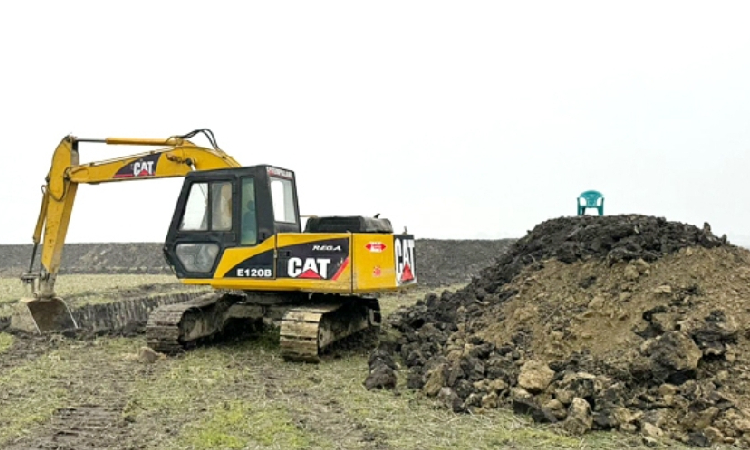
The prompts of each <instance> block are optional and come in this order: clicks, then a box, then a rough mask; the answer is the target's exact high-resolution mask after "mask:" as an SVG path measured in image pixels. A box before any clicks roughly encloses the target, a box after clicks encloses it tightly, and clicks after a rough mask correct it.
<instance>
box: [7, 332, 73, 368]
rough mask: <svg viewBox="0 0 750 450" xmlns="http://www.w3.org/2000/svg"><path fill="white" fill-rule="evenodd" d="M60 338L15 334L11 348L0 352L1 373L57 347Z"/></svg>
mask: <svg viewBox="0 0 750 450" xmlns="http://www.w3.org/2000/svg"><path fill="white" fill-rule="evenodd" d="M57 342H59V340H57V339H55V338H44V337H36V336H23V337H20V336H13V343H12V344H11V346H10V348H8V349H7V350H6V351H4V352H2V353H0V375H2V373H3V372H5V371H6V370H9V369H12V368H16V367H18V366H20V365H22V364H25V363H28V362H31V361H34V360H35V359H37V358H39V357H40V356H42V355H44V354H46V353H47V352H49V351H50V350H53V349H54V348H57Z"/></svg>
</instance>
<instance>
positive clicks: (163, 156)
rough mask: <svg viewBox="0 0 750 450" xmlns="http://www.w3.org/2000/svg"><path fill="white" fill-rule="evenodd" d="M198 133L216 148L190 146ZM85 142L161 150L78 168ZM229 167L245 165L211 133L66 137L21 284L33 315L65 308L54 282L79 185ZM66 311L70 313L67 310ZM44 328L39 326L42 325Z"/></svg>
mask: <svg viewBox="0 0 750 450" xmlns="http://www.w3.org/2000/svg"><path fill="white" fill-rule="evenodd" d="M198 133H203V134H204V135H205V136H206V137H207V138H208V139H209V141H210V142H211V145H212V146H213V148H205V147H198V146H196V145H195V144H194V143H193V142H191V141H190V140H188V138H191V137H193V136H195V135H196V134H198ZM82 142H95V143H104V144H107V145H130V146H157V147H162V148H160V149H158V150H152V151H147V152H143V153H138V154H135V155H131V156H126V157H120V158H113V159H109V160H103V161H98V162H92V163H87V164H79V153H78V147H79V144H80V143H82ZM227 167H240V164H239V163H238V162H237V161H236V160H235V159H234V158H232V157H231V156H229V155H227V154H226V153H225V152H224V151H223V150H221V149H220V148H219V147H218V146H217V145H216V141H215V140H214V138H213V134H212V133H211V131H210V130H204V129H201V130H195V131H192V132H191V133H188V134H186V135H183V136H172V137H169V138H166V139H130V138H106V139H81V138H76V137H74V136H66V137H64V138H63V139H62V140H61V141H60V144H59V145H58V146H57V149H56V150H55V152H54V154H53V156H52V164H51V167H50V170H49V173H48V175H47V177H46V184H45V185H44V186H43V187H42V204H41V208H40V211H39V217H38V219H37V223H36V227H35V229H34V235H33V250H32V255H31V264H30V266H29V272H28V273H25V274H23V275H22V276H21V279H22V281H23V282H24V283H26V284H28V285H30V286H31V294H32V295H31V297H32V298H29V299H24V300H22V302H23V303H25V304H26V305H28V306H29V308H30V309H31V308H32V306H31V305H32V303H42V304H43V303H45V302H47V303H49V304H50V307H49V308H48V309H51V310H53V309H55V308H60V307H64V304H63V305H62V306H61V305H60V303H62V300H61V299H59V298H58V297H57V295H56V293H55V279H56V277H57V273H58V271H59V269H60V261H61V258H62V251H63V246H64V244H65V237H66V235H67V232H68V225H69V223H70V216H71V212H72V210H73V204H74V202H75V197H76V192H77V190H78V185H79V184H99V183H109V182H118V181H134V180H148V179H154V178H173V177H184V176H185V175H186V174H187V173H189V172H190V171H193V170H210V169H218V168H227ZM42 242H43V245H42V253H41V258H40V263H41V267H40V269H39V271H38V272H36V273H34V270H33V269H34V259H35V257H36V252H37V249H38V246H39V244H40V243H42ZM52 304H55V305H52ZM64 309H66V310H67V307H64ZM32 315H34V314H33V312H32ZM39 315H40V316H41V315H43V314H41V313H40V314H39ZM39 322H40V321H39V320H37V323H39Z"/></svg>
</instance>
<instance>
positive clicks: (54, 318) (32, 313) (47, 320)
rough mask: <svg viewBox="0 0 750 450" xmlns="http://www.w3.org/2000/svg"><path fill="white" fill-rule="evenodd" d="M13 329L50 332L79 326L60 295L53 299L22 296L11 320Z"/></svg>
mask: <svg viewBox="0 0 750 450" xmlns="http://www.w3.org/2000/svg"><path fill="white" fill-rule="evenodd" d="M10 328H11V329H12V330H18V331H25V332H27V333H36V334H41V333H48V332H61V331H67V330H74V329H76V328H78V324H76V321H75V319H74V318H73V315H72V314H71V313H70V309H68V305H67V304H66V303H65V302H64V301H63V299H61V298H59V297H54V298H51V299H44V300H40V299H35V298H22V299H21V300H20V301H19V302H18V303H17V304H16V310H15V311H14V312H13V316H12V317H11V321H10Z"/></svg>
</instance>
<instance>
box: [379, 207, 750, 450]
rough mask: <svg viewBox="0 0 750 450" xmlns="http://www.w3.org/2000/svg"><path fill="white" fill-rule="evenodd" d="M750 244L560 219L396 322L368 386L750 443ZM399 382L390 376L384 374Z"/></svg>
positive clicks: (546, 418)
mask: <svg viewBox="0 0 750 450" xmlns="http://www.w3.org/2000/svg"><path fill="white" fill-rule="evenodd" d="M748 299H750V251H748V250H746V249H744V248H740V247H737V246H734V245H732V244H730V243H728V242H727V241H726V238H725V237H721V238H720V237H717V236H715V235H713V234H712V233H711V230H710V227H709V226H708V225H707V224H706V225H704V226H703V227H702V228H698V227H695V226H692V225H685V224H681V223H677V222H670V221H667V220H666V219H664V218H658V217H652V216H638V215H633V216H601V217H599V216H582V217H563V218H558V219H553V220H548V221H546V222H543V223H541V224H539V225H538V226H536V227H535V228H534V229H533V230H532V231H530V232H529V233H528V234H527V235H526V236H525V237H523V238H522V239H520V240H518V241H516V242H515V243H514V244H513V245H512V246H511V248H510V249H508V251H507V252H505V253H503V254H502V255H499V258H498V259H497V261H496V262H495V263H493V264H491V265H489V266H488V267H486V268H485V269H483V270H482V271H481V272H480V273H479V274H478V276H476V277H475V278H474V279H473V280H472V282H470V283H469V284H468V285H467V286H466V287H465V288H463V289H460V290H458V291H455V292H450V291H444V292H442V294H439V295H438V294H434V293H433V294H428V295H427V296H426V297H425V299H424V300H423V301H419V302H418V303H417V304H416V305H415V306H412V307H408V308H403V309H401V310H399V311H397V312H396V313H395V314H393V315H392V316H391V318H390V322H389V323H390V327H391V329H389V330H386V331H387V332H386V333H384V336H385V335H387V336H389V337H388V338H387V339H383V340H382V341H381V345H380V346H379V348H378V349H376V350H375V351H373V353H372V355H371V357H370V375H369V377H368V378H367V380H366V381H365V384H366V385H367V387H368V388H382V387H388V386H393V381H392V378H393V377H394V376H395V373H396V371H395V370H394V369H395V368H396V367H397V366H396V364H395V363H394V361H395V360H401V362H402V365H403V366H404V367H405V368H406V371H407V374H408V375H407V376H408V379H407V386H408V387H409V388H411V389H417V390H421V391H422V392H423V393H424V394H425V395H427V396H431V397H435V398H436V399H438V400H439V401H441V402H442V403H443V404H445V405H446V406H447V407H449V408H452V409H453V410H454V411H457V412H477V411H482V410H485V409H491V408H512V409H513V410H514V411H515V412H516V413H518V414H525V415H530V416H531V417H533V418H534V420H536V421H538V422H543V423H550V424H552V425H551V426H552V428H555V429H558V430H559V431H560V432H561V433H565V434H572V435H581V434H583V433H586V432H588V431H589V430H611V429H619V430H623V431H626V432H632V433H638V434H640V435H641V439H643V441H644V443H646V444H648V445H656V444H657V443H659V442H668V441H669V440H672V439H673V440H676V441H679V442H682V443H684V444H687V445H690V446H697V447H707V446H711V445H715V444H725V445H726V444H729V445H732V444H733V445H736V446H739V447H745V448H746V447H750V371H749V370H748V369H750V341H749V340H748V339H749V338H750V325H749V324H750V306H748ZM389 379H390V380H391V381H389V382H387V383H386V382H384V381H383V380H389Z"/></svg>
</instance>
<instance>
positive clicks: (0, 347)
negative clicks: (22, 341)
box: [0, 333, 13, 353]
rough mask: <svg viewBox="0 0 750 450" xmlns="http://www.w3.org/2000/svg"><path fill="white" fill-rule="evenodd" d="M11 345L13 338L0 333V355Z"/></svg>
mask: <svg viewBox="0 0 750 450" xmlns="http://www.w3.org/2000/svg"><path fill="white" fill-rule="evenodd" d="M11 345H13V336H12V335H10V334H8V333H0V353H3V352H5V351H6V350H8V349H9V348H10V346H11Z"/></svg>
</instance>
